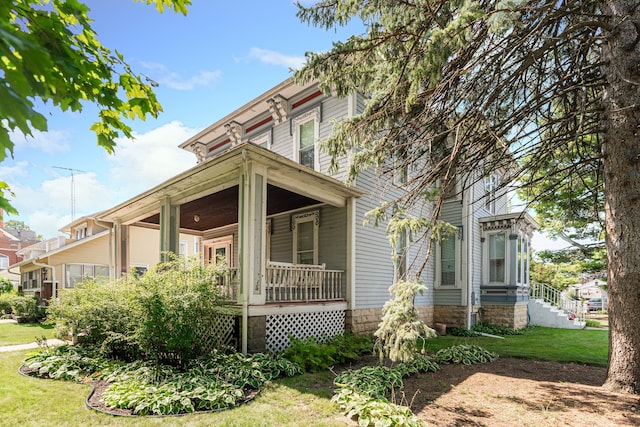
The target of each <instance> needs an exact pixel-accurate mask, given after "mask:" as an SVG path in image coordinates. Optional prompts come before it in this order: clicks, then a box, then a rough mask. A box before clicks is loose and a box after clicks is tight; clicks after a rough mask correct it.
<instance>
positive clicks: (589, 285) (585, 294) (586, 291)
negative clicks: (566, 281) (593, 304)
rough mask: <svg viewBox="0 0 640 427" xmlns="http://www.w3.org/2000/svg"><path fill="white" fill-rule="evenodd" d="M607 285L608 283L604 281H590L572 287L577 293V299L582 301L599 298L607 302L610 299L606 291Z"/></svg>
mask: <svg viewBox="0 0 640 427" xmlns="http://www.w3.org/2000/svg"><path fill="white" fill-rule="evenodd" d="M606 285H607V282H606V281H604V280H589V281H586V282H584V283H580V284H578V285H573V286H572V287H573V288H574V289H575V291H576V297H577V298H579V299H581V300H590V299H592V298H599V299H600V300H601V301H605V302H607V301H608V300H609V298H608V295H607V291H606V290H605V287H606Z"/></svg>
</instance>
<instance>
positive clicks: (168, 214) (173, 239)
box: [160, 198, 180, 261]
mask: <svg viewBox="0 0 640 427" xmlns="http://www.w3.org/2000/svg"><path fill="white" fill-rule="evenodd" d="M179 241H180V206H179V205H172V204H171V201H170V200H169V199H168V198H166V199H165V200H163V202H162V205H161V206H160V260H161V261H167V260H168V258H167V253H168V252H172V253H174V254H176V255H177V254H178V245H179Z"/></svg>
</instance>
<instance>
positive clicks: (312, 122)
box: [293, 107, 320, 170]
mask: <svg viewBox="0 0 640 427" xmlns="http://www.w3.org/2000/svg"><path fill="white" fill-rule="evenodd" d="M319 123H320V108H319V107H318V108H314V109H313V110H311V111H309V112H307V113H305V114H303V115H301V116H299V117H297V118H295V119H294V120H293V125H294V126H293V142H294V147H293V152H294V160H295V161H297V162H298V163H300V164H301V165H304V166H307V167H309V168H311V169H316V170H317V169H318V167H319V165H318V150H317V149H316V142H317V141H318V139H319V136H320V124H319Z"/></svg>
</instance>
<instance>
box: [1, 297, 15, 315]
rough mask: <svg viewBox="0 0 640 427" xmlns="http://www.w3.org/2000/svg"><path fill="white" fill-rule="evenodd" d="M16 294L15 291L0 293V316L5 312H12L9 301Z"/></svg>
mask: <svg viewBox="0 0 640 427" xmlns="http://www.w3.org/2000/svg"><path fill="white" fill-rule="evenodd" d="M17 296H18V294H16V293H15V292H10V293H3V294H0V317H2V316H3V315H6V314H12V313H13V309H12V308H11V302H12V301H13V299H14V298H16V297H17Z"/></svg>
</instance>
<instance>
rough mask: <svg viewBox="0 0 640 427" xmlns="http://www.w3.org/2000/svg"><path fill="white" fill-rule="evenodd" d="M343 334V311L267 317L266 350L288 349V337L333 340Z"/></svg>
mask: <svg viewBox="0 0 640 427" xmlns="http://www.w3.org/2000/svg"><path fill="white" fill-rule="evenodd" d="M343 332H344V311H343V310H337V311H327V312H321V313H293V314H274V315H270V316H267V330H266V337H265V338H266V345H265V346H266V348H267V350H269V351H274V352H278V351H282V350H284V349H286V348H287V347H289V335H291V336H293V337H295V338H300V339H304V338H309V337H316V338H318V339H321V338H323V337H326V338H333V337H334V336H336V335H340V334H342V333H343Z"/></svg>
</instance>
